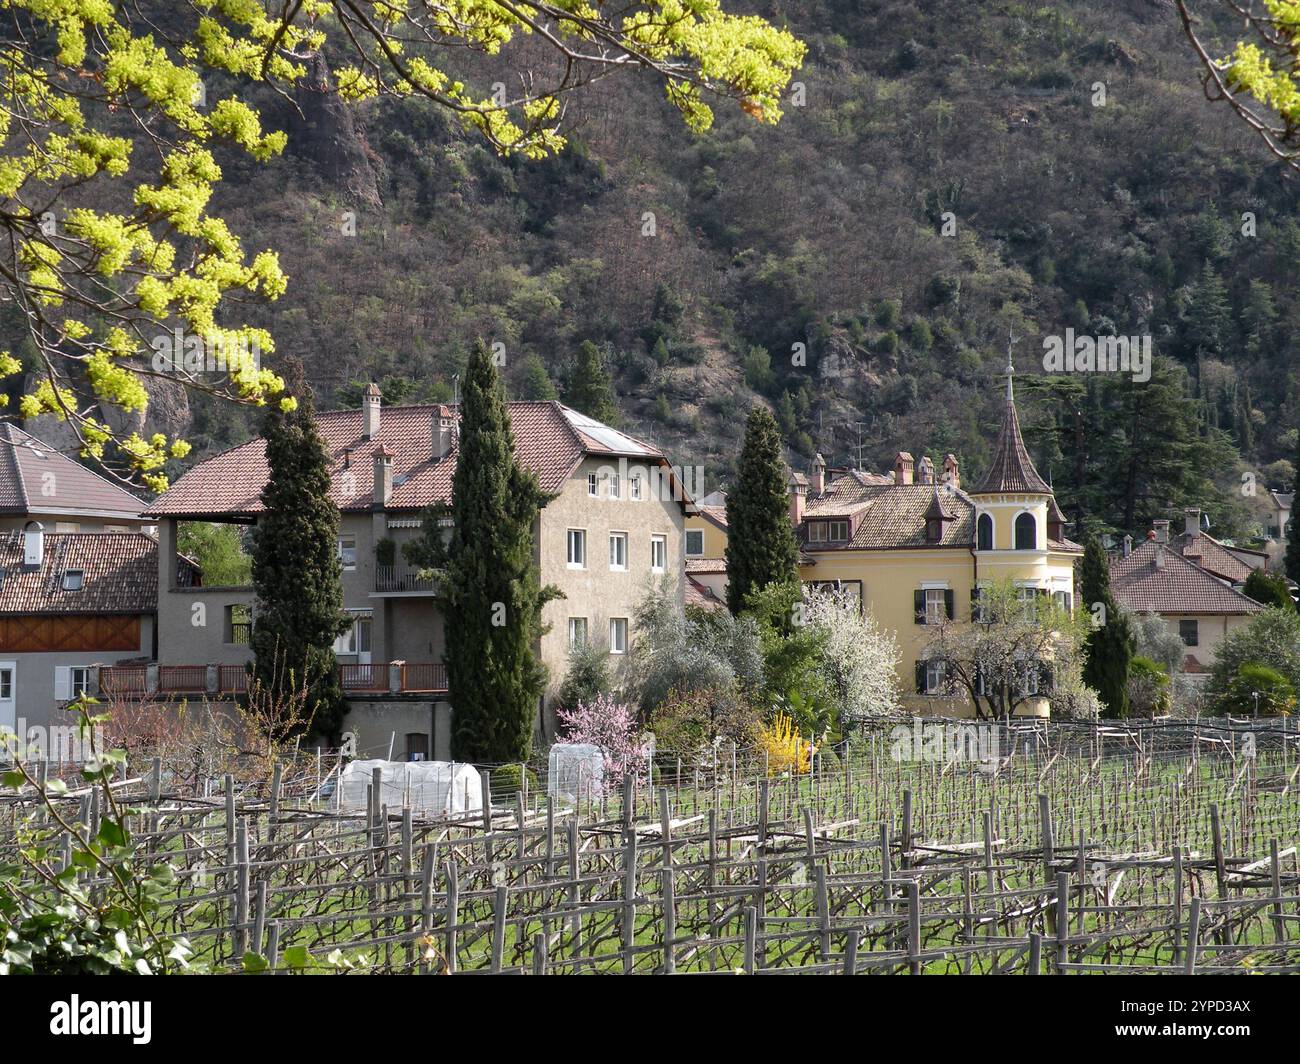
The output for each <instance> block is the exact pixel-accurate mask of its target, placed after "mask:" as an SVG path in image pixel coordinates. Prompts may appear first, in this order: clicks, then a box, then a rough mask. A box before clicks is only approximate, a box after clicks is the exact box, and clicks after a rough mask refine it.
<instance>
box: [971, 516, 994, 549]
mask: <svg viewBox="0 0 1300 1064" xmlns="http://www.w3.org/2000/svg"><path fill="white" fill-rule="evenodd" d="M976 529H977V533H976V535H977V539H976V543H975V549H976V550H992V549H993V518H992V517H991V516H990V515H989V514H980V519H979V522H978V524H977V525H976Z"/></svg>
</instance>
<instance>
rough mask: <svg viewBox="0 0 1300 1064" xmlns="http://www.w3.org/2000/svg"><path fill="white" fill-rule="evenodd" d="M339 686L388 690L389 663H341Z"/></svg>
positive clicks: (365, 689) (348, 688)
mask: <svg viewBox="0 0 1300 1064" xmlns="http://www.w3.org/2000/svg"><path fill="white" fill-rule="evenodd" d="M339 686H341V687H342V688H343V693H344V694H347V693H348V692H349V691H367V692H373V691H387V690H388V663H387V662H384V663H383V664H381V665H340V666H339Z"/></svg>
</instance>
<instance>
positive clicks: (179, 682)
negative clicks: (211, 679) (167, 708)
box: [158, 665, 208, 695]
mask: <svg viewBox="0 0 1300 1064" xmlns="http://www.w3.org/2000/svg"><path fill="white" fill-rule="evenodd" d="M207 690H208V667H207V666H206V665H159V666H158V692H159V693H160V694H165V695H201V694H206V693H207Z"/></svg>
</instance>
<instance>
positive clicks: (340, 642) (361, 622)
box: [334, 613, 374, 655]
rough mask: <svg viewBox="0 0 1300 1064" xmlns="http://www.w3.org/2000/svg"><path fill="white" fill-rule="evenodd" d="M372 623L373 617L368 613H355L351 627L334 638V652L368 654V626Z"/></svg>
mask: <svg viewBox="0 0 1300 1064" xmlns="http://www.w3.org/2000/svg"><path fill="white" fill-rule="evenodd" d="M373 623H374V619H373V617H372V616H371V615H370V614H368V613H366V614H357V615H356V616H355V617H354V618H353V619H352V627H351V628H349V629H348V630H347V631H346V632H344V633H343V634H342V635H341V636H339V637H338V638H337V639H336V640H334V653H335V654H357V655H362V654H369V653H370V628H371V625H372V624H373Z"/></svg>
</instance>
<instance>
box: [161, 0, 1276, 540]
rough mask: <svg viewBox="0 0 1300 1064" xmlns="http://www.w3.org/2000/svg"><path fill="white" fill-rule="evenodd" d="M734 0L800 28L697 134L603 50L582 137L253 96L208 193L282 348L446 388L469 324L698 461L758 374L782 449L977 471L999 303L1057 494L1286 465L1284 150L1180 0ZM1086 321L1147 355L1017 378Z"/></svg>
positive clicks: (985, 439)
mask: <svg viewBox="0 0 1300 1064" xmlns="http://www.w3.org/2000/svg"><path fill="white" fill-rule="evenodd" d="M732 6H733V8H734V9H736V10H746V9H750V10H753V11H754V12H756V13H758V14H761V15H763V16H764V17H766V18H768V19H770V20H772V21H773V22H776V23H778V24H782V25H785V26H787V27H788V28H790V29H791V30H792V31H793V32H794V33H796V35H798V36H799V37H800V38H801V39H803V40H804V41H806V42H807V43H808V45H809V57H808V61H807V63H806V64H805V67H804V69H803V70H802V71H801V72H800V74H799V75H798V76H797V82H796V85H795V86H794V93H793V94H792V95H791V97H790V99H789V101H788V105H787V107H786V114H785V117H784V119H783V120H782V121H781V122H780V124H779V125H777V126H775V127H767V126H763V125H760V124H759V123H757V122H755V121H753V120H752V119H751V118H750V117H748V116H747V115H746V114H745V113H744V112H743V111H742V110H741V109H740V108H738V107H734V106H730V105H728V106H723V107H721V108H719V113H718V120H717V122H716V124H715V125H714V127H713V129H712V130H711V131H710V132H708V133H707V134H704V135H699V136H697V135H694V134H692V133H690V132H688V131H687V130H686V129H685V128H684V127H683V124H682V122H681V119H680V116H679V115H677V114H676V113H675V112H674V111H673V110H672V109H671V107H670V106H669V105H668V103H667V102H666V101H665V100H664V99H663V98H662V91H661V90H659V89H657V88H656V87H655V86H654V85H653V84H651V83H650V82H648V81H639V80H638V79H636V78H635V77H622V78H611V79H608V80H606V81H604V82H602V83H601V84H600V85H599V86H596V87H594V88H593V89H592V90H591V91H589V92H587V93H585V94H582V95H580V96H576V97H573V98H572V99H571V101H570V102H569V104H568V112H567V115H566V126H567V127H568V132H569V135H570V138H571V139H570V147H569V148H568V150H566V151H565V152H564V153H563V154H562V155H561V156H559V157H558V158H555V159H551V160H546V161H540V162H530V161H527V160H523V159H504V160H503V159H500V158H498V157H496V156H495V155H494V154H492V153H491V152H490V151H489V150H488V149H486V148H485V147H484V146H483V145H482V143H481V142H480V141H479V140H478V139H476V138H475V137H473V136H472V135H470V134H467V133H465V132H464V131H463V130H462V129H461V127H460V126H458V125H456V124H455V123H454V122H453V121H452V120H451V119H449V118H447V117H446V116H445V115H443V114H440V113H436V112H435V111H433V110H432V109H431V108H430V107H428V106H426V105H424V104H422V103H420V102H416V101H406V102H400V103H399V102H389V101H382V100H381V101H374V102H370V103H366V104H363V105H359V106H357V107H355V108H351V109H346V108H344V107H343V106H342V105H340V104H338V103H337V102H336V101H333V100H332V99H330V98H328V97H325V96H323V95H321V94H313V93H311V92H304V93H301V94H300V99H301V101H302V103H303V107H304V110H305V112H306V114H307V121H305V122H304V121H303V120H302V119H301V118H299V117H298V116H297V115H295V114H294V113H293V112H292V110H290V109H289V108H288V107H286V106H284V105H283V103H281V102H280V101H278V100H277V99H276V98H275V97H274V96H273V95H271V94H269V93H268V94H267V95H266V97H265V98H264V99H257V100H256V102H257V103H258V104H259V105H260V107H261V109H262V111H263V115H264V119H265V121H266V124H267V125H268V126H271V127H277V126H278V127H280V128H285V129H287V130H288V132H289V151H288V152H287V153H286V154H285V155H284V156H283V157H281V158H279V159H275V160H273V161H271V162H269V163H266V164H258V163H253V162H251V161H249V160H247V159H237V158H232V159H230V160H229V161H228V162H227V163H226V164H225V165H226V167H227V173H226V181H225V182H224V183H223V184H222V186H221V187H220V189H219V191H218V196H217V198H216V202H215V203H214V207H215V209H216V210H218V211H219V212H221V213H222V214H223V215H224V216H225V217H227V218H228V219H229V221H230V223H231V225H232V227H233V228H235V230H236V231H237V232H239V233H240V234H241V235H243V236H244V237H245V238H246V239H247V240H248V241H249V242H250V243H255V244H256V245H257V246H258V247H261V246H270V247H273V248H276V249H278V251H279V252H280V256H281V262H282V264H283V266H284V268H285V270H286V272H287V273H288V274H289V277H290V285H289V290H288V293H287V295H286V296H284V297H283V298H282V299H280V300H279V301H278V302H277V303H274V304H271V305H269V306H268V307H266V308H264V309H261V310H258V311H256V312H255V313H256V314H257V315H258V317H259V319H260V320H259V322H258V323H259V324H263V325H265V326H267V327H268V328H270V329H271V330H272V331H273V333H274V335H275V338H276V343H277V353H276V355H275V356H273V357H272V364H275V360H277V359H280V358H282V357H283V356H285V355H290V354H291V355H296V356H299V357H301V358H302V359H303V361H304V363H305V366H306V372H307V375H308V379H309V380H310V382H311V383H312V384H313V385H314V386H315V388H316V390H317V392H318V397H319V404H320V405H322V406H325V407H328V406H330V405H337V404H340V403H348V402H355V401H356V398H357V394H358V391H359V386H358V384H359V382H364V381H366V380H369V379H372V378H373V379H379V380H382V381H383V385H384V391H385V395H386V399H387V400H388V401H390V402H402V401H415V400H418V399H424V398H431V397H437V398H449V397H450V396H451V394H452V389H453V381H452V378H453V375H454V374H456V373H458V372H459V371H460V369H461V367H462V366H463V364H464V360H465V357H466V354H467V352H468V350H469V347H470V345H471V344H472V342H473V341H474V339H475V338H476V337H483V338H484V339H485V340H487V341H488V342H489V343H500V344H502V345H503V347H502V348H500V349H499V350H501V351H503V352H504V359H505V364H504V373H505V376H506V378H507V380H508V381H509V382H510V386H511V388H512V389H513V391H514V392H515V393H516V394H517V395H520V396H526V397H539V396H545V395H550V394H558V395H559V396H561V397H566V396H567V397H569V398H570V399H571V401H573V402H575V403H577V404H579V405H583V406H586V407H590V405H591V404H592V403H599V402H600V395H599V392H600V388H599V387H598V384H599V379H598V370H597V373H596V375H595V377H594V376H593V367H596V366H597V363H598V361H603V362H604V364H605V366H606V368H607V370H608V373H609V377H610V380H611V383H612V388H613V391H614V394H615V401H616V404H617V411H618V417H619V419H620V421H621V424H622V426H623V427H625V428H627V429H629V430H630V431H633V432H636V433H639V434H641V435H644V436H646V437H648V438H650V439H653V440H655V441H657V442H659V443H660V444H661V445H663V446H664V447H665V448H666V449H667V450H668V451H669V452H670V453H671V455H672V456H673V458H674V460H677V461H681V462H683V463H688V464H692V465H695V464H699V465H703V466H704V467H705V469H706V472H707V475H708V477H709V481H710V486H711V487H712V486H717V485H719V484H725V483H726V481H727V479H728V477H729V475H730V472H731V463H732V462H733V461H734V458H735V456H736V454H737V452H738V450H739V435H740V432H741V430H742V425H743V420H744V419H743V413H744V411H745V410H746V409H747V408H748V407H749V405H750V404H751V403H753V402H754V401H755V397H758V398H759V399H760V400H761V401H764V402H768V403H770V404H771V405H772V407H773V409H774V411H775V413H776V415H777V419H778V422H779V424H780V426H781V429H782V432H783V433H784V435H785V440H786V443H787V445H788V447H789V457H790V459H791V461H792V462H793V463H795V464H796V465H800V466H801V465H803V464H804V463H805V462H806V461H807V458H808V457H809V456H811V454H812V453H813V452H814V451H815V450H820V451H821V452H822V453H824V454H825V455H826V457H827V459H828V461H829V462H830V463H831V464H832V465H845V464H851V463H855V462H861V464H863V465H864V466H866V467H868V468H873V469H876V468H884V467H888V466H889V465H891V463H892V455H893V453H894V451H896V450H898V449H900V448H901V449H906V450H910V451H912V452H913V453H914V454H916V455H917V456H918V457H919V456H920V455H921V454H929V455H931V456H932V457H933V458H935V460H936V465H938V464H939V463H940V462H941V460H942V456H943V455H944V453H946V452H948V451H953V452H955V453H957V454H958V456H959V457H960V459H961V462H962V469H963V474H964V477H965V479H967V480H968V481H969V480H970V478H972V477H973V476H975V475H977V474H978V473H979V472H980V471H981V469H982V466H983V463H984V461H985V459H986V455H987V454H988V451H989V449H990V447H991V445H992V442H993V437H994V435H995V433H996V428H997V423H998V402H999V400H1000V396H1001V394H1002V383H1001V378H1000V374H1001V372H1002V369H1003V366H1004V365H1005V363H1006V352H1007V344H1008V336H1009V335H1012V336H1014V338H1015V342H1014V345H1013V350H1014V353H1015V359H1016V364H1017V367H1018V369H1019V371H1020V372H1021V373H1023V374H1024V375H1025V377H1024V378H1022V380H1021V383H1020V384H1019V385H1018V392H1017V394H1018V396H1019V397H1020V398H1021V399H1022V419H1023V421H1024V423H1025V429H1026V434H1027V436H1028V438H1029V442H1030V445H1031V447H1032V448H1033V450H1034V454H1035V457H1036V459H1038V461H1039V465H1040V468H1041V470H1042V472H1043V473H1044V475H1050V478H1051V479H1052V481H1053V483H1054V485H1055V486H1056V488H1057V490H1058V492H1059V495H1060V498H1061V500H1062V505H1063V506H1064V507H1065V509H1066V511H1067V514H1068V515H1069V516H1070V517H1072V518H1076V517H1084V516H1086V517H1088V518H1089V519H1091V520H1095V521H1097V522H1099V523H1101V524H1103V525H1106V526H1108V527H1112V528H1120V529H1127V530H1131V531H1134V532H1140V531H1142V530H1143V529H1144V528H1145V526H1146V524H1147V522H1148V521H1149V519H1150V518H1151V517H1152V516H1155V515H1158V514H1162V513H1164V514H1167V513H1168V511H1169V510H1170V509H1171V508H1173V507H1177V506H1179V505H1182V504H1184V503H1190V502H1195V503H1197V504H1207V505H1208V509H1209V510H1210V513H1211V517H1212V520H1213V522H1214V526H1213V527H1214V529H1215V531H1216V532H1217V533H1219V534H1223V535H1234V534H1236V535H1248V534H1249V533H1250V531H1251V524H1252V520H1253V518H1252V517H1251V515H1250V511H1249V504H1250V503H1251V502H1252V500H1251V499H1250V498H1249V497H1243V494H1242V492H1241V490H1240V484H1241V476H1242V473H1243V472H1252V473H1255V474H1256V475H1257V478H1258V483H1259V486H1260V488H1261V489H1262V488H1264V487H1269V486H1275V487H1284V486H1288V485H1289V482H1290V475H1291V473H1290V471H1291V460H1292V459H1293V458H1294V454H1295V451H1296V442H1297V441H1296V435H1297V434H1296V427H1297V415H1296V413H1295V398H1296V390H1297V387H1298V385H1297V365H1298V363H1300V350H1297V346H1296V341H1295V339H1294V338H1293V337H1294V334H1295V329H1294V328H1293V324H1294V322H1295V319H1296V317H1297V315H1298V314H1300V302H1298V301H1297V296H1296V293H1295V290H1294V286H1293V285H1291V284H1290V283H1289V282H1290V281H1291V278H1292V277H1293V276H1294V272H1295V268H1296V264H1297V261H1298V260H1300V211H1298V210H1297V206H1298V204H1297V192H1298V191H1300V183H1298V182H1297V180H1296V179H1293V178H1290V177H1288V176H1286V174H1285V173H1284V171H1283V169H1282V168H1281V167H1280V166H1279V165H1278V164H1276V163H1275V162H1274V161H1273V160H1272V159H1271V158H1270V157H1268V156H1266V155H1265V154H1264V153H1263V152H1262V150H1261V149H1259V148H1258V147H1257V146H1256V144H1255V143H1254V142H1252V141H1250V140H1249V139H1248V138H1247V135H1246V134H1245V132H1244V131H1242V130H1241V129H1240V128H1239V126H1238V124H1237V123H1235V122H1234V121H1233V120H1232V119H1231V118H1230V116H1229V115H1228V113H1227V112H1226V111H1225V110H1223V109H1221V108H1218V107H1215V106H1214V105H1212V104H1210V103H1208V102H1207V101H1206V100H1205V97H1204V94H1203V92H1202V90H1201V87H1200V85H1199V83H1198V81H1197V77H1196V67H1195V65H1194V62H1193V60H1192V56H1191V53H1190V50H1189V48H1188V45H1187V42H1186V41H1185V39H1184V38H1183V37H1182V36H1181V33H1180V31H1179V27H1178V25H1177V20H1176V18H1175V16H1174V13H1173V11H1172V8H1171V6H1170V5H1168V4H1166V3H1163V2H1161V0H1126V2H1120V0H1115V2H1104V0H1073V2H1043V3H1010V2H1001V0H990V2H981V3H953V2H951V0H947V2H945V0H926V2H921V3H898V2H883V0H800V2H798V3H788V4H777V3H767V2H759V3H748V2H747V0H735V2H734V3H733V5H732ZM1222 29H1223V30H1224V31H1225V32H1224V33H1222V34H1220V36H1219V38H1218V39H1219V43H1220V44H1222V45H1223V47H1224V48H1225V49H1226V42H1228V41H1229V40H1230V39H1231V38H1230V36H1228V34H1230V33H1231V30H1232V27H1231V25H1226V24H1225V26H1224V27H1222ZM465 72H466V74H467V75H468V76H471V77H472V76H473V74H474V68H473V64H472V61H471V60H466V61H465ZM317 73H318V76H320V77H324V76H327V75H326V72H325V71H324V70H323V69H322V70H320V71H318V72H317ZM327 100H328V102H326V101H327ZM948 212H950V216H948V222H949V224H947V225H945V216H946V215H947V214H948ZM1243 216H1246V217H1243ZM954 230H955V231H954ZM1067 327H1072V328H1074V329H1075V330H1076V331H1077V332H1079V333H1086V334H1093V335H1107V334H1110V333H1119V334H1121V335H1140V334H1150V335H1151V336H1152V337H1153V338H1154V344H1155V349H1156V351H1157V354H1158V362H1159V364H1158V366H1157V369H1156V372H1155V374H1154V375H1153V377H1152V379H1151V380H1150V381H1149V382H1147V383H1141V384H1139V383H1134V382H1132V381H1131V380H1130V379H1129V377H1127V376H1118V375H1109V376H1106V377H1104V378H1103V377H1100V376H1097V375H1094V376H1093V377H1092V378H1090V379H1089V378H1086V377H1084V376H1079V375H1073V376H1068V377H1057V378H1052V379H1046V378H1044V379H1039V380H1034V379H1030V378H1031V377H1032V376H1033V375H1034V374H1039V375H1041V373H1042V356H1043V346H1042V341H1043V338H1044V337H1045V336H1049V335H1057V334H1061V333H1063V332H1064V330H1065V329H1066V328H1067ZM586 341H590V343H591V344H594V345H595V347H596V348H597V349H598V350H599V353H600V356H601V358H600V359H599V360H598V359H596V358H593V352H592V349H591V348H590V347H588V348H586V351H585V356H584V357H580V352H581V351H582V345H583V343H584V342H586ZM796 345H804V347H803V348H799V347H798V346H796ZM801 350H806V358H804V357H801V356H800V354H799V352H800V351H801ZM593 384H596V385H597V387H593ZM160 409H161V408H160ZM159 416H163V413H162V412H160V414H159ZM170 416H173V417H180V418H183V419H184V418H188V419H189V421H190V422H191V424H190V428H189V432H190V436H191V439H193V440H194V442H195V444H196V454H197V455H201V454H203V453H205V452H207V451H210V450H211V449H213V448H217V447H223V446H227V445H229V444H230V443H231V442H235V441H237V440H238V439H240V438H242V437H243V436H246V435H247V434H248V433H250V432H252V431H255V426H254V425H253V424H252V423H251V419H249V418H248V416H247V412H246V411H243V410H240V409H235V408H229V407H222V406H219V405H217V404H214V403H210V402H207V401H203V400H201V399H192V400H191V402H190V404H189V407H188V410H185V409H184V408H181V409H179V410H177V409H172V411H171V414H170Z"/></svg>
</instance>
